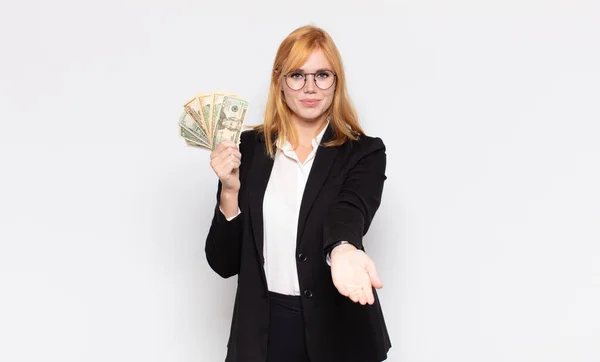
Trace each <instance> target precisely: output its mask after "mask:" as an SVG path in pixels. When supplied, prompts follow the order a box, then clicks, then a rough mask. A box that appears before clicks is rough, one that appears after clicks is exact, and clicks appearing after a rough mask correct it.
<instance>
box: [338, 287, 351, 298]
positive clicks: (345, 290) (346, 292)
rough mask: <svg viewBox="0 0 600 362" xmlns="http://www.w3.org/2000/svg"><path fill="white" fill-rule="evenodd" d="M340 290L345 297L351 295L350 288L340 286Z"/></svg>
mask: <svg viewBox="0 0 600 362" xmlns="http://www.w3.org/2000/svg"><path fill="white" fill-rule="evenodd" d="M337 290H338V292H339V293H340V294H341V295H343V296H344V297H348V296H350V293H349V292H348V289H346V288H345V287H340V288H337Z"/></svg>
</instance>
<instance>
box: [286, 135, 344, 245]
mask: <svg viewBox="0 0 600 362" xmlns="http://www.w3.org/2000/svg"><path fill="white" fill-rule="evenodd" d="M332 138H333V130H332V128H331V125H329V126H327V130H325V133H324V134H323V138H322V139H321V144H323V143H325V142H327V141H330V140H331V139H332ZM337 151H338V147H323V146H319V148H318V150H317V153H316V155H315V159H314V161H313V165H312V167H311V169H310V173H309V175H308V180H307V181H306V186H305V187H304V194H303V195H302V202H301V203H300V214H299V217H298V232H297V235H296V245H300V242H301V240H302V234H303V231H304V227H305V224H306V218H307V217H308V214H309V213H310V209H311V208H312V205H313V203H314V202H315V200H316V198H317V195H318V194H319V192H320V191H321V187H322V186H323V183H324V182H325V180H326V179H327V176H328V175H329V169H330V168H331V166H332V165H333V161H334V160H335V156H336V154H337Z"/></svg>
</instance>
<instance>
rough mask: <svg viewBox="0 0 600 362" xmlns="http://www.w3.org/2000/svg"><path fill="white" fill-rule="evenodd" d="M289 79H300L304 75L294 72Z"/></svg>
mask: <svg viewBox="0 0 600 362" xmlns="http://www.w3.org/2000/svg"><path fill="white" fill-rule="evenodd" d="M289 77H290V78H292V79H302V78H304V74H302V73H300V72H294V73H292V74H290V75H289Z"/></svg>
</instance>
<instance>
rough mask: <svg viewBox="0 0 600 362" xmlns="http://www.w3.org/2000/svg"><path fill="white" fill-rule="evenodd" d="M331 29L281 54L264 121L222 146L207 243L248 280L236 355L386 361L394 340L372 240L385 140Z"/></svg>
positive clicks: (301, 34)
mask: <svg viewBox="0 0 600 362" xmlns="http://www.w3.org/2000/svg"><path fill="white" fill-rule="evenodd" d="M345 82H346V80H345V76H344V70H343V67H342V61H341V57H340V55H339V52H338V50H337V48H336V46H335V44H334V43H333V41H332V39H331V37H330V36H329V35H328V34H327V33H326V32H325V31H323V30H321V29H319V28H316V27H313V26H306V27H302V28H299V29H297V30H295V31H294V32H292V33H291V34H290V35H289V36H288V37H287V38H286V39H285V40H284V41H283V42H282V44H281V45H280V47H279V50H278V52H277V55H276V58H275V63H274V65H273V72H272V75H271V85H270V89H269V97H268V102H267V107H266V112H265V119H264V123H263V124H262V125H260V126H257V127H255V128H254V129H252V130H250V131H245V132H243V133H242V135H241V141H240V146H239V149H238V147H236V145H235V144H233V143H231V142H222V143H221V144H219V145H218V146H217V147H216V148H215V150H214V151H213V152H212V153H211V167H212V168H213V170H214V171H215V173H216V174H217V176H218V177H219V183H218V187H217V205H216V207H215V214H214V217H213V220H212V225H211V227H210V230H209V233H208V237H207V240H206V247H205V251H206V257H207V260H208V263H209V264H210V266H211V268H212V269H213V270H214V271H215V272H217V273H218V274H219V275H221V276H222V277H223V278H228V277H230V276H233V275H238V286H237V292H236V298H235V305H234V310H233V320H232V323H231V331H230V337H229V342H228V344H227V347H228V352H227V358H226V361H232V362H233V361H243V362H255V361H256V362H258V361H261V362H264V361H268V362H296V361H298V362H300V361H302V362H306V361H311V362H341V361H343V362H379V361H383V360H385V359H386V354H387V351H388V350H389V348H390V347H391V343H390V339H389V336H388V333H387V329H386V325H385V322H384V318H383V313H382V310H381V307H380V304H379V300H378V298H377V293H376V291H375V288H381V287H382V285H381V281H380V280H379V277H378V275H377V272H376V269H375V265H374V263H373V261H372V260H371V259H370V258H369V257H368V256H367V254H365V252H364V247H363V244H362V237H363V235H364V234H365V233H366V232H367V230H368V229H369V225H370V224H371V221H372V219H373V216H374V215H375V212H376V210H377V209H378V208H379V204H380V201H381V195H382V191H383V184H384V181H385V179H386V176H385V167H386V155H385V146H384V144H383V142H382V141H381V139H379V138H372V137H368V136H366V135H365V134H364V132H363V131H362V129H361V128H360V126H359V124H358V120H357V115H356V113H355V111H354V109H353V107H352V105H351V103H350V99H349V97H348V93H347V90H346V83H345Z"/></svg>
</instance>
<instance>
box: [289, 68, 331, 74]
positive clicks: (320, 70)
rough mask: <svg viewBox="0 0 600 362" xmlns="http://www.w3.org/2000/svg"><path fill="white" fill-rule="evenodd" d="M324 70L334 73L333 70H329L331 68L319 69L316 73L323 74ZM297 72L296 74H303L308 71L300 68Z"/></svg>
mask: <svg viewBox="0 0 600 362" xmlns="http://www.w3.org/2000/svg"><path fill="white" fill-rule="evenodd" d="M324 70H327V71H330V72H332V73H333V69H329V68H320V69H317V70H315V73H319V72H322V71H324ZM295 71H296V72H302V73H306V70H304V69H302V68H298V69H296V70H295Z"/></svg>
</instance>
